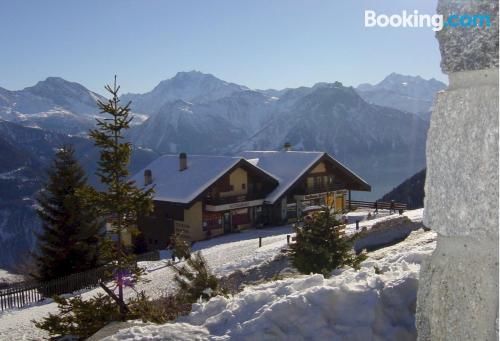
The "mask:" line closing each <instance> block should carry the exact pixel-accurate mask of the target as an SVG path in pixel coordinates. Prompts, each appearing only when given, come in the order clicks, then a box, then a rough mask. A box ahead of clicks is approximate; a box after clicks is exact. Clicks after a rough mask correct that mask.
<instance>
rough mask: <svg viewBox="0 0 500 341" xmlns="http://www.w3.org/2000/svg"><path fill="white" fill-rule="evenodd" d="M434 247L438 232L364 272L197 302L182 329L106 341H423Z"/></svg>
mask: <svg viewBox="0 0 500 341" xmlns="http://www.w3.org/2000/svg"><path fill="white" fill-rule="evenodd" d="M434 248H435V233H433V232H424V231H423V230H419V231H416V232H413V233H412V234H411V235H410V237H409V238H408V239H407V240H405V242H402V243H400V244H397V245H396V246H393V247H389V248H385V249H381V250H379V251H376V252H374V253H372V254H371V255H370V258H369V259H368V260H367V261H365V262H364V263H363V264H362V267H361V270H360V271H354V270H352V269H348V270H341V271H336V272H334V275H333V276H332V277H331V278H330V279H325V278H324V277H323V276H322V275H309V276H298V277H294V278H287V279H284V280H279V281H273V282H269V283H265V284H261V285H257V286H254V287H246V288H245V289H244V290H243V291H242V292H241V293H239V294H237V295H235V296H233V297H230V298H224V297H216V298H214V299H212V300H210V301H209V302H207V303H202V304H196V305H195V306H194V307H193V311H192V312H191V314H190V315H189V316H187V317H181V318H179V319H178V320H177V322H175V323H167V324H165V325H150V324H149V325H148V324H142V325H141V324H137V325H136V326H135V327H132V328H124V329H122V330H120V331H119V332H118V333H116V334H115V335H112V336H110V337H108V338H106V339H105V340H108V341H111V340H130V341H132V340H144V339H147V340H165V339H168V340H191V339H193V336H194V335H196V336H197V337H198V338H199V339H204V340H232V339H237V340H304V339H308V340H415V339H416V330H415V320H414V313H415V304H416V293H417V286H418V273H419V269H420V263H421V261H422V259H423V258H424V257H426V256H428V255H429V254H430V253H431V252H432V251H433V250H434ZM375 266H376V267H377V268H378V269H379V270H380V272H381V273H379V274H377V273H375Z"/></svg>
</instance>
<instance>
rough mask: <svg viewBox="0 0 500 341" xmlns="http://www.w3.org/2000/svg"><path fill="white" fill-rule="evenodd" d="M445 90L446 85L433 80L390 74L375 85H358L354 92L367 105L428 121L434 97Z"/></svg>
mask: <svg viewBox="0 0 500 341" xmlns="http://www.w3.org/2000/svg"><path fill="white" fill-rule="evenodd" d="M445 88H446V84H444V83H443V82H440V81H438V80H436V79H434V78H431V79H429V80H426V79H423V78H422V77H420V76H416V77H413V76H404V75H399V74H396V73H391V74H390V75H389V76H387V77H386V78H384V79H383V80H382V81H381V82H379V83H377V84H375V85H372V84H366V83H365V84H361V85H359V86H358V87H357V88H356V91H357V92H358V93H359V94H360V96H361V97H362V98H363V99H364V100H365V101H367V102H369V103H373V104H378V105H381V106H385V107H389V108H394V109H398V110H402V111H407V112H411V113H414V114H417V115H419V116H420V117H421V118H422V119H424V120H427V121H429V120H430V114H431V109H432V108H431V107H432V103H433V101H434V96H435V95H436V92H438V91H441V90H443V89H445Z"/></svg>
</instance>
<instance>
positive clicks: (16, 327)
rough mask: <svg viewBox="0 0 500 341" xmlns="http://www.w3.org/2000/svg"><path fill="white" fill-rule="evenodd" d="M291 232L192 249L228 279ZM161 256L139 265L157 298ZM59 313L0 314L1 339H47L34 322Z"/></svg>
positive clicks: (35, 309)
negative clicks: (259, 240)
mask: <svg viewBox="0 0 500 341" xmlns="http://www.w3.org/2000/svg"><path fill="white" fill-rule="evenodd" d="M364 214H366V213H364ZM405 215H407V216H408V217H409V218H410V219H412V220H413V221H416V222H419V221H421V219H422V210H416V211H409V212H406V213H405ZM383 219H388V218H387V216H383V217H381V218H379V219H373V220H369V221H366V222H364V223H363V224H365V225H366V226H367V228H369V227H370V226H373V224H375V223H376V222H378V221H380V220H383ZM348 227H349V230H354V224H351V225H349V226H348ZM291 232H292V228H291V227H290V226H284V227H274V228H266V229H261V230H247V231H244V232H241V233H236V234H229V235H223V236H220V237H217V238H214V239H211V240H207V241H202V242H198V243H195V245H194V248H193V249H194V250H195V251H196V250H200V251H202V254H203V255H204V256H205V258H206V259H207V261H208V264H209V266H210V267H211V269H212V270H213V272H214V273H215V274H217V275H218V276H225V275H228V274H230V273H232V272H233V271H236V270H243V271H244V270H247V269H250V268H252V267H256V266H260V265H262V264H264V263H266V262H269V261H271V260H272V259H274V258H275V257H276V255H278V254H279V253H280V250H281V249H282V248H283V247H284V246H285V245H286V235H287V234H291ZM259 237H264V238H263V245H262V247H261V248H259V247H258V238H259ZM377 252H378V251H377ZM162 256H163V258H164V260H160V261H156V262H143V263H140V264H141V265H142V266H143V267H145V268H146V269H147V275H146V279H148V280H150V282H148V283H141V284H139V285H138V287H137V288H136V289H137V290H144V291H145V292H146V293H147V294H148V295H150V296H152V297H155V296H159V295H161V294H164V293H165V292H172V291H173V290H174V289H175V287H174V284H173V281H172V278H173V271H172V269H171V268H170V267H168V266H167V264H168V259H169V257H170V253H169V252H168V251H165V252H162ZM97 292H101V289H94V290H90V291H87V292H85V293H84V297H90V296H92V295H94V294H95V293H97ZM125 294H126V295H127V296H130V295H133V292H132V291H131V290H127V291H126V292H125ZM56 311H57V306H56V304H54V303H51V302H50V301H46V302H42V303H40V304H38V305H33V306H31V307H26V308H24V309H17V310H16V309H15V310H9V311H6V312H3V313H0V340H11V339H23V338H26V339H32V338H35V339H39V338H42V337H45V336H46V335H45V334H44V333H43V332H42V331H40V330H38V329H36V328H35V327H34V325H33V324H32V323H31V320H32V319H40V318H42V317H44V316H46V315H47V314H48V313H49V312H56ZM188 330H189V331H190V332H192V331H193V327H192V326H190V327H189V329H188ZM204 332H205V331H204Z"/></svg>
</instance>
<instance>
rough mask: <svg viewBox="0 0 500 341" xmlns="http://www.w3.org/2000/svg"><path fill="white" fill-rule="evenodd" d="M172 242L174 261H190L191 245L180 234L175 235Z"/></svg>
mask: <svg viewBox="0 0 500 341" xmlns="http://www.w3.org/2000/svg"><path fill="white" fill-rule="evenodd" d="M171 240H172V245H171V249H172V260H173V261H175V257H177V258H179V259H182V258H184V259H188V258H189V257H191V247H190V246H189V243H188V242H187V241H186V240H185V239H184V237H183V236H182V235H181V234H180V233H174V234H173V235H172V237H171Z"/></svg>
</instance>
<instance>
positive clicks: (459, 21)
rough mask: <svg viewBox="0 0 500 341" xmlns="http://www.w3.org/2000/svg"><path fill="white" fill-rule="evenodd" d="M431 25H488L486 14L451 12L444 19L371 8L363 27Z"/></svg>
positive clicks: (441, 16) (438, 28) (434, 27)
mask: <svg viewBox="0 0 500 341" xmlns="http://www.w3.org/2000/svg"><path fill="white" fill-rule="evenodd" d="M388 26H390V27H431V28H432V30H433V31H441V30H442V29H443V28H444V27H481V28H484V27H490V26H491V19H490V16H489V15H488V14H474V15H470V14H460V15H459V14H451V15H449V16H448V18H447V19H446V20H444V17H443V15H441V14H433V15H430V14H420V13H419V12H418V10H414V11H412V12H407V11H403V12H402V13H401V14H392V15H387V14H377V13H376V12H375V11H373V10H366V11H365V27H388Z"/></svg>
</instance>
